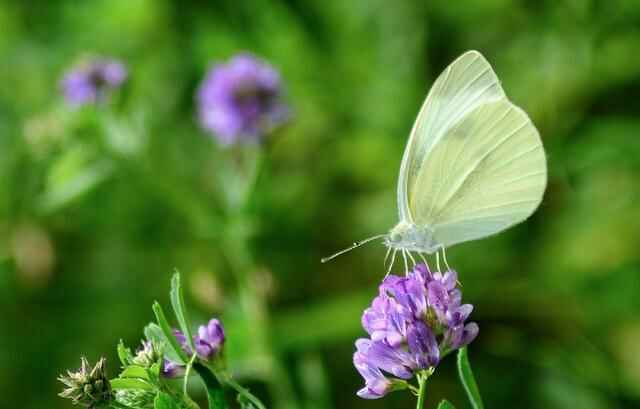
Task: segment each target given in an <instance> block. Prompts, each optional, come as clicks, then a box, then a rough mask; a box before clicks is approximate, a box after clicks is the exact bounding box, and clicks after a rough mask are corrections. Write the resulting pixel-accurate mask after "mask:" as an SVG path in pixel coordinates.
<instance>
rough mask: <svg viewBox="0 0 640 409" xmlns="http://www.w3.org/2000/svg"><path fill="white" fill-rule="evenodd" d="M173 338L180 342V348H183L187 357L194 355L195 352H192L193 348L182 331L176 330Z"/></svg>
mask: <svg viewBox="0 0 640 409" xmlns="http://www.w3.org/2000/svg"><path fill="white" fill-rule="evenodd" d="M173 336H174V337H175V338H176V341H178V344H180V348H182V350H183V351H184V353H185V354H187V356H191V355H193V352H192V351H191V346H189V342H188V341H187V337H186V336H185V335H184V334H183V333H182V331H180V330H178V329H175V328H174V329H173Z"/></svg>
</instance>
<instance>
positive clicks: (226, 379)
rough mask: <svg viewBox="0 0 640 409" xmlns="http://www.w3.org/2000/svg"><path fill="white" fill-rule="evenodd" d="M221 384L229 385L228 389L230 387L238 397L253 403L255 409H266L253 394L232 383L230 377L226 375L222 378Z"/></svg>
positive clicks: (236, 383)
mask: <svg viewBox="0 0 640 409" xmlns="http://www.w3.org/2000/svg"><path fill="white" fill-rule="evenodd" d="M223 382H224V383H226V384H227V385H229V386H230V387H232V388H233V389H235V391H236V392H238V395H240V396H242V397H244V398H245V399H247V400H248V401H250V402H251V403H253V405H254V406H255V407H256V408H258V409H266V407H265V406H264V404H263V403H262V402H261V401H260V399H258V398H257V397H256V396H255V395H254V394H252V393H251V392H249V389H247V388H244V387H243V386H242V385H240V384H239V383H238V382H236V381H234V380H233V378H232V377H231V376H228V375H227V376H225V377H224V378H223Z"/></svg>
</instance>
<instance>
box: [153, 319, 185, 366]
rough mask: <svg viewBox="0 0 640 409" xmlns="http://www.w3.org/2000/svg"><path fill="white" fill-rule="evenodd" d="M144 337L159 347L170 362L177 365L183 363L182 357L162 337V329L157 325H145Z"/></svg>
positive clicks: (163, 336)
mask: <svg viewBox="0 0 640 409" xmlns="http://www.w3.org/2000/svg"><path fill="white" fill-rule="evenodd" d="M144 336H145V337H146V338H147V340H149V341H152V342H155V343H156V344H158V345H160V346H161V347H162V351H163V354H164V355H165V356H166V357H167V359H169V360H170V361H173V362H177V363H179V364H184V363H185V361H184V360H183V359H182V357H181V356H180V355H178V353H177V352H176V351H175V350H174V348H173V345H171V343H170V342H169V340H168V339H167V337H166V336H165V335H164V332H163V331H162V328H160V327H159V326H158V324H156V323H153V322H152V323H150V324H149V325H147V326H146V327H145V328H144Z"/></svg>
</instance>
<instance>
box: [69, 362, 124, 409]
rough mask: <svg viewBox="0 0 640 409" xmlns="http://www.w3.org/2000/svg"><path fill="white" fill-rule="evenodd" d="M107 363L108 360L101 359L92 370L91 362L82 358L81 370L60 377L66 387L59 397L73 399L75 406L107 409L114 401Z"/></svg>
mask: <svg viewBox="0 0 640 409" xmlns="http://www.w3.org/2000/svg"><path fill="white" fill-rule="evenodd" d="M105 363H106V359H104V358H101V359H100V360H99V361H98V363H96V365H95V366H94V367H93V368H91V365H90V364H89V362H88V361H87V360H86V359H85V358H82V360H81V365H80V369H78V370H77V371H76V372H71V371H68V372H67V375H60V377H58V380H59V381H60V382H62V383H63V384H64V385H65V386H66V388H65V389H64V390H63V391H62V392H61V393H60V394H59V396H61V397H63V398H67V399H71V400H72V402H73V404H74V405H82V406H85V407H87V408H101V407H107V406H108V405H109V402H111V401H112V400H113V391H112V390H111V384H110V383H109V379H108V378H107V374H106V372H105Z"/></svg>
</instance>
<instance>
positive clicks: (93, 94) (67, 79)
mask: <svg viewBox="0 0 640 409" xmlns="http://www.w3.org/2000/svg"><path fill="white" fill-rule="evenodd" d="M126 78H127V70H126V68H125V67H124V65H123V64H122V63H121V62H119V61H117V60H111V59H95V60H92V61H89V62H85V63H83V64H80V65H78V66H76V67H74V68H72V69H71V70H70V71H69V72H67V73H66V74H65V76H64V78H63V79H62V82H61V88H62V92H63V93H64V97H65V99H66V101H67V102H68V103H69V104H71V105H87V104H95V103H98V102H102V101H103V100H104V98H106V96H107V93H108V91H110V90H113V89H115V88H118V87H119V86H120V85H122V83H123V82H124V81H125V79H126Z"/></svg>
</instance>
